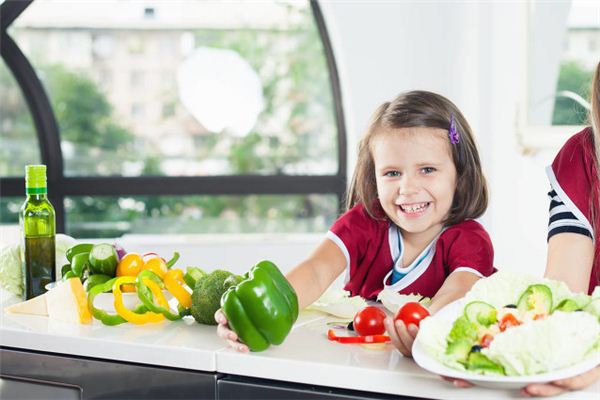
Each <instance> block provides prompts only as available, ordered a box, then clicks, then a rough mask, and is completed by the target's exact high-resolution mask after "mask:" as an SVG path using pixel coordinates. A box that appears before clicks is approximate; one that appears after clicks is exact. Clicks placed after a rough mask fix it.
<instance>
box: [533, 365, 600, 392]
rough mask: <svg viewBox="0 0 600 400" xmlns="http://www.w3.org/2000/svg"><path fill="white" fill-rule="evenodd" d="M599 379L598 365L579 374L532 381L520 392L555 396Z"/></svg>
mask: <svg viewBox="0 0 600 400" xmlns="http://www.w3.org/2000/svg"><path fill="white" fill-rule="evenodd" d="M598 379H600V365H598V366H597V367H596V368H594V369H592V370H590V371H588V372H584V373H583V374H581V375H577V376H574V377H572V378H568V379H561V380H558V381H553V382H549V383H532V384H531V385H527V386H525V388H524V389H523V390H522V391H521V394H523V395H525V396H536V397H537V396H540V397H546V396H556V395H559V394H561V393H563V392H567V391H569V390H579V389H583V388H585V387H587V386H589V385H591V384H592V383H594V382H596V381H597V380H598Z"/></svg>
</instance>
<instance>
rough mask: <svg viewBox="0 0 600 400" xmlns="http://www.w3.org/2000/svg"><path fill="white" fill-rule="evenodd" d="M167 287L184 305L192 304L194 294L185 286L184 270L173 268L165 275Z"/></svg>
mask: <svg viewBox="0 0 600 400" xmlns="http://www.w3.org/2000/svg"><path fill="white" fill-rule="evenodd" d="M164 282H165V287H166V288H167V290H168V291H169V292H170V293H171V294H172V295H173V297H175V298H176V299H177V301H178V302H179V304H181V306H182V307H185V308H190V307H191V306H192V295H191V294H190V292H188V291H187V290H186V289H185V288H184V287H183V285H182V284H183V271H182V270H180V269H171V270H169V272H167V273H166V274H165V277H164Z"/></svg>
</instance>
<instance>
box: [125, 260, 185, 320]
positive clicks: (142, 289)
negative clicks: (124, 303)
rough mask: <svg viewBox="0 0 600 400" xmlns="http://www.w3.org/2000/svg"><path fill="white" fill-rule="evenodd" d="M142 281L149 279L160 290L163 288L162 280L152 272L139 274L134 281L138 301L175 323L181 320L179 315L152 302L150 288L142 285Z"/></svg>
mask: <svg viewBox="0 0 600 400" xmlns="http://www.w3.org/2000/svg"><path fill="white" fill-rule="evenodd" d="M144 279H150V280H151V281H153V282H154V283H156V284H157V285H158V286H159V287H160V288H161V289H163V288H164V287H165V285H164V283H163V281H162V279H160V277H159V276H158V275H156V274H155V273H154V272H152V271H150V270H144V271H142V272H140V273H139V274H138V276H137V278H136V281H135V288H136V291H137V295H138V297H139V299H140V300H141V301H142V304H143V305H144V306H145V307H146V308H147V309H148V310H149V311H152V312H155V313H159V314H162V315H164V316H165V317H167V319H169V320H171V321H177V320H178V319H181V317H182V316H181V315H179V314H175V313H173V312H171V310H169V309H168V308H165V307H162V306H160V305H158V304H156V303H155V302H154V298H153V295H152V291H151V290H150V288H149V287H148V286H147V285H146V284H145V283H144Z"/></svg>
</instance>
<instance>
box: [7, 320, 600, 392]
mask: <svg viewBox="0 0 600 400" xmlns="http://www.w3.org/2000/svg"><path fill="white" fill-rule="evenodd" d="M335 320H339V319H338V318H331V317H328V316H325V315H324V314H321V313H318V312H316V311H309V312H302V313H301V315H300V318H299V320H298V321H297V323H296V325H295V326H294V329H293V330H292V332H291V333H290V335H289V336H288V338H287V339H286V341H285V342H284V343H283V344H282V345H281V346H273V347H271V348H269V349H267V350H266V351H264V352H260V353H250V354H242V353H237V352H235V351H233V350H232V349H230V348H227V347H226V346H225V345H224V342H223V341H222V340H221V339H219V338H218V337H217V336H216V333H215V327H214V326H205V325H199V324H196V323H195V322H194V321H193V320H186V321H178V322H166V321H165V322H163V323H160V324H154V325H143V326H135V325H132V324H123V325H119V326H114V327H109V326H104V325H103V324H101V323H100V322H99V321H96V320H94V322H93V324H91V325H73V324H66V323H60V322H56V321H50V320H49V319H48V318H46V317H39V316H28V315H15V314H6V313H2V316H1V319H0V346H2V347H5V348H11V349H22V350H30V351H37V352H43V353H52V354H60V355H67V356H75V357H83V358H90V359H100V360H109V361H118V362H127V363H135V364H142V365H149V366H156V367H170V368H178V369H183V370H189V371H200V372H209V373H216V374H232V375H237V376H243V377H253V378H261V379H268V380H274V381H284V382H295V383H302V384H308V385H318V386H325V387H332V388H340V389H345V390H356V391H361V392H371V393H385V394H393V395H404V396H415V397H422V398H437V399H502V398H515V397H517V396H518V394H517V393H516V392H515V391H508V390H492V389H486V388H481V387H473V388H470V389H456V388H454V387H452V385H451V384H449V383H447V382H444V381H442V380H441V379H440V378H439V377H438V376H436V375H433V374H431V373H429V372H427V371H425V370H423V369H421V368H419V367H418V366H417V365H416V364H415V363H414V362H413V361H412V360H411V359H406V358H403V357H402V356H401V355H400V354H399V353H398V352H397V351H395V350H393V348H392V346H391V345H389V344H387V345H371V347H368V346H361V345H342V344H338V343H332V342H329V341H328V340H327V339H326V336H325V334H326V332H327V329H328V326H327V322H330V321H335ZM599 395H600V382H597V383H596V384H595V385H593V386H591V387H589V388H587V389H586V390H584V391H579V392H573V393H568V394H566V395H563V396H561V397H560V399H565V398H569V399H571V398H572V399H590V400H592V399H593V400H598V398H599Z"/></svg>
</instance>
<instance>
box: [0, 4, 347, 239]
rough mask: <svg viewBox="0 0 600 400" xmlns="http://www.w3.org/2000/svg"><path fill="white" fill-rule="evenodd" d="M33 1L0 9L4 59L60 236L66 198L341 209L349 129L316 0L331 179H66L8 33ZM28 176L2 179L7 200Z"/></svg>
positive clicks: (37, 87) (49, 122)
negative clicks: (182, 198) (307, 199)
mask: <svg viewBox="0 0 600 400" xmlns="http://www.w3.org/2000/svg"><path fill="white" fill-rule="evenodd" d="M33 1H34V0H25V1H21V0H14V1H13V0H6V1H5V2H4V3H2V4H1V5H0V26H1V30H0V42H1V43H2V46H0V55H1V56H2V58H3V59H4V62H5V63H6V65H7V66H8V68H9V69H10V71H11V72H12V74H13V76H14V77H15V80H16V81H17V84H18V86H19V87H20V89H21V91H22V93H23V97H24V99H25V102H26V104H27V106H28V107H29V111H30V113H31V115H32V119H33V122H34V126H35V130H36V134H37V138H38V143H39V146H40V154H41V162H42V163H43V164H46V165H47V167H48V168H47V171H48V172H47V173H48V187H49V190H48V197H49V198H50V201H51V202H52V204H53V205H54V208H55V210H56V227H57V231H58V232H64V231H65V207H64V200H65V198H66V197H68V196H104V195H106V196H134V195H156V196H159V195H250V194H253V195H261V194H335V195H336V196H337V199H338V211H339V212H341V211H342V209H343V207H344V196H345V192H346V168H347V158H346V157H347V155H346V146H347V142H346V129H345V123H344V112H343V107H342V100H341V99H342V95H341V88H340V82H339V75H338V71H337V67H336V63H335V59H334V55H333V49H332V46H331V41H330V39H329V34H328V32H327V28H326V26H325V20H324V18H323V14H322V12H321V9H320V7H319V4H318V1H317V0H309V3H310V7H311V10H312V13H313V17H314V19H315V23H316V25H317V30H318V32H319V36H320V38H321V42H322V45H323V50H324V55H325V58H326V63H327V69H328V72H329V77H330V85H331V91H332V96H333V104H334V114H335V124H336V128H337V153H338V157H337V158H338V170H337V172H336V173H335V174H330V175H283V174H280V175H257V174H256V175H254V174H250V175H226V176H197V177H188V176H185V177H184V176H181V177H164V176H140V177H117V176H109V177H103V176H96V177H67V176H65V175H64V169H63V155H62V150H61V147H60V136H59V135H60V133H59V128H58V123H57V121H56V117H55V115H54V112H53V110H52V107H51V105H50V101H49V98H48V95H47V94H46V92H45V90H44V87H43V85H42V83H41V81H40V80H39V78H38V76H37V75H36V73H35V70H34V68H33V66H32V65H31V63H30V62H29V60H28V59H27V57H26V56H25V55H24V54H23V52H22V51H21V50H20V49H19V47H18V45H17V43H16V42H15V41H14V40H13V39H12V38H11V37H10V36H9V35H8V32H7V30H8V28H9V27H10V25H11V24H12V23H13V22H14V21H15V20H16V19H17V18H18V17H19V15H20V14H21V13H22V12H23V11H24V10H25V9H26V8H27V7H29V6H30V5H31V4H32V3H33ZM24 187H25V179H24V177H0V193H2V195H3V196H23V193H24Z"/></svg>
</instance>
